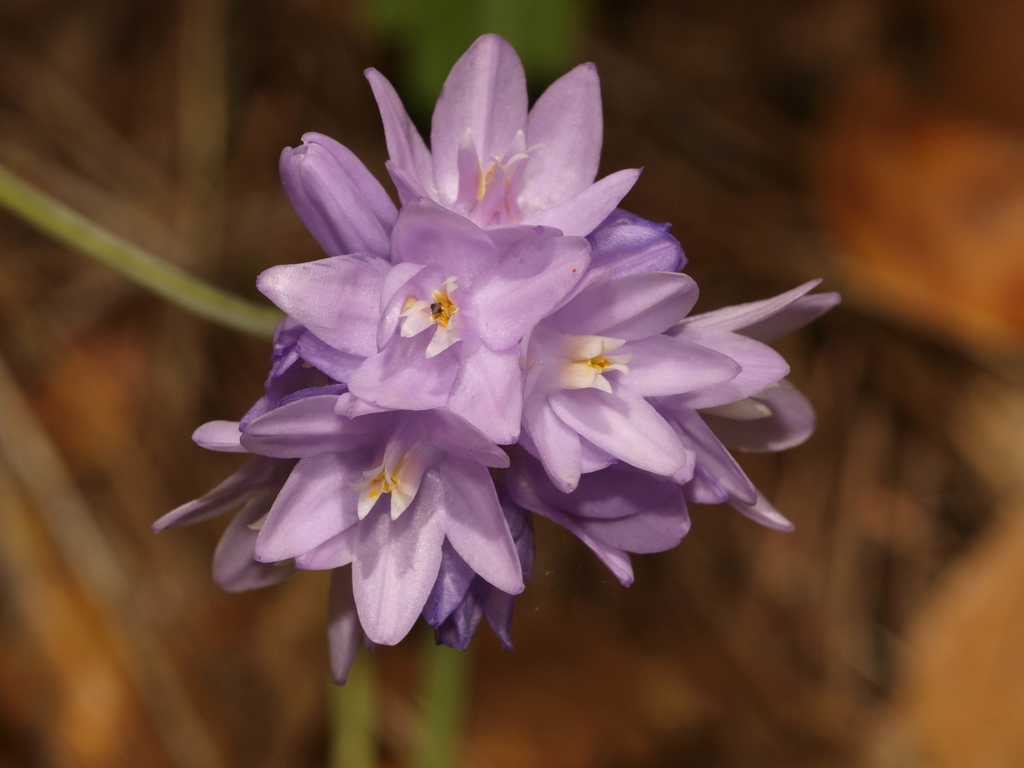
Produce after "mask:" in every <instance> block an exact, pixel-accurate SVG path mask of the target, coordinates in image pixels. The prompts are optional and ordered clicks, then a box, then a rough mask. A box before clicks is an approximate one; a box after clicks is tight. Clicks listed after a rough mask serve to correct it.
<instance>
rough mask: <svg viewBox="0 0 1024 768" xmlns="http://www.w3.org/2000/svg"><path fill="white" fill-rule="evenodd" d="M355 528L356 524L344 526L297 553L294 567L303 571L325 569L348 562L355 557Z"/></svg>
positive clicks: (339, 566)
mask: <svg viewBox="0 0 1024 768" xmlns="http://www.w3.org/2000/svg"><path fill="white" fill-rule="evenodd" d="M356 530H357V529H356V526H352V527H351V528H346V529H345V530H344V531H342V532H341V533H337V534H335V535H334V536H331V538H329V539H328V540H327V541H325V542H323V543H322V544H318V545H316V546H315V547H313V548H312V549H310V550H309V551H308V552H304V553H303V554H301V555H299V556H298V557H296V558H295V567H296V568H301V569H302V570H304V571H327V570H331V569H334V568H341V567H342V566H345V565H348V564H350V563H351V562H352V558H353V557H355V548H354V547H355V541H356Z"/></svg>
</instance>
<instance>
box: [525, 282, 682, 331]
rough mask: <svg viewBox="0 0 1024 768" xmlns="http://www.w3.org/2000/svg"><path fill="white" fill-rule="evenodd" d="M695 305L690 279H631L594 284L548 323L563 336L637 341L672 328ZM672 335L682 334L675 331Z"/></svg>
mask: <svg viewBox="0 0 1024 768" xmlns="http://www.w3.org/2000/svg"><path fill="white" fill-rule="evenodd" d="M696 301H697V284H696V283H695V282H694V281H693V279H692V278H691V277H689V276H688V275H682V274H679V273H676V272H649V273H646V274H638V275H627V276H626V277H618V278H615V279H614V280H609V281H608V282H602V283H598V284H596V285H592V286H591V287H590V288H588V289H587V290H585V291H583V292H582V293H580V295H579V296H577V297H576V298H575V299H573V300H572V301H571V302H570V303H569V304H567V305H565V306H564V307H562V308H561V309H560V310H558V311H557V312H556V313H555V314H553V315H551V316H550V317H548V318H546V319H545V320H544V324H545V325H552V326H553V327H555V328H557V329H558V330H560V331H561V332H562V333H569V334H574V335H580V334H590V335H594V336H610V337H612V338H615V339H625V340H626V341H633V340H635V339H644V338H647V337H648V336H653V335H654V334H657V333H662V332H663V331H665V330H667V329H669V328H671V327H672V326H674V325H675V324H676V323H678V322H679V320H680V319H681V318H683V317H685V316H686V313H687V312H689V311H690V309H691V308H692V307H693V305H694V304H695V303H696ZM673 335H678V333H677V332H676V330H675V329H673ZM696 341H697V343H698V344H699V343H700V341H699V340H696Z"/></svg>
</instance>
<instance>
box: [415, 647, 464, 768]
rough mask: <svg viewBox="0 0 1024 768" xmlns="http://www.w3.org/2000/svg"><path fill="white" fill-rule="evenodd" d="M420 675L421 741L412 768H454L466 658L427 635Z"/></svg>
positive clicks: (461, 710) (461, 716) (462, 702)
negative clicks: (436, 642)
mask: <svg viewBox="0 0 1024 768" xmlns="http://www.w3.org/2000/svg"><path fill="white" fill-rule="evenodd" d="M427 642H428V643H429V645H428V647H427V648H425V649H424V654H423V670H422V672H421V673H420V707H421V710H420V722H421V729H422V730H421V732H420V741H419V744H418V745H417V749H416V752H415V754H414V755H413V763H412V765H413V768H454V766H456V765H458V748H459V737H460V735H461V732H462V718H463V713H464V709H465V704H466V694H467V682H468V674H467V672H468V669H467V666H468V665H467V663H466V662H467V656H466V653H465V652H463V651H456V650H454V649H452V648H448V647H447V646H444V645H436V644H435V643H434V633H433V631H430V632H429V633H428V634H427Z"/></svg>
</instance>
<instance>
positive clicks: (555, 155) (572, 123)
mask: <svg viewBox="0 0 1024 768" xmlns="http://www.w3.org/2000/svg"><path fill="white" fill-rule="evenodd" d="M603 130H604V121H603V119H602V116H601V83H600V81H599V80H598V77H597V67H595V66H594V65H593V64H581V65H580V66H578V67H576V68H575V69H573V70H572V71H570V72H569V73H567V74H565V75H563V76H562V77H560V78H559V79H558V80H556V81H555V82H554V83H552V84H551V86H550V87H549V88H548V89H547V90H546V91H544V93H543V94H541V97H540V98H539V99H537V103H536V104H534V105H533V109H531V110H530V115H529V118H528V120H527V128H526V146H527V147H528V148H529V150H530V159H529V161H528V162H527V164H526V169H525V171H524V172H523V185H522V187H521V188H520V192H519V206H520V208H522V210H523V212H524V213H527V214H530V213H535V212H537V211H542V210H544V209H545V208H551V207H552V206H554V205H556V204H557V203H560V202H562V201H563V200H565V199H567V198H569V197H572V196H573V195H575V194H577V193H579V192H582V191H583V190H584V189H586V188H587V187H589V186H590V185H591V184H593V183H594V178H595V177H596V176H597V166H598V163H599V162H600V160H601V140H602V132H603Z"/></svg>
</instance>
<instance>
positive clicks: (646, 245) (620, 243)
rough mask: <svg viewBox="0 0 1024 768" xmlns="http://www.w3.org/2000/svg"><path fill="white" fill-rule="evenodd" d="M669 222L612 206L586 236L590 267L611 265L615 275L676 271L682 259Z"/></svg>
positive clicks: (683, 259) (680, 247)
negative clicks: (656, 222) (653, 219)
mask: <svg viewBox="0 0 1024 768" xmlns="http://www.w3.org/2000/svg"><path fill="white" fill-rule="evenodd" d="M670 227H671V224H655V223H654V222H653V221H647V220H646V219H641V218H640V217H639V216H634V215H633V214H632V213H629V212H628V211H624V210H622V209H621V208H616V209H615V210H614V211H612V212H611V213H610V214H609V215H608V218H607V219H605V220H604V221H602V222H601V224H600V225H599V226H598V227H597V229H595V230H594V231H593V232H591V233H590V234H589V235H587V240H589V241H590V245H591V250H590V268H591V269H596V268H598V267H606V266H607V267H611V268H613V269H614V270H615V274H616V275H618V276H619V277H622V276H623V275H634V274H639V273H642V272H678V271H679V270H680V269H681V268H682V267H683V265H684V264H686V258H685V257H684V256H683V249H682V246H680V245H679V241H678V240H676V239H675V238H674V237H672V235H670V234H669V229H670Z"/></svg>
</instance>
